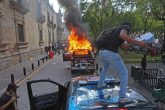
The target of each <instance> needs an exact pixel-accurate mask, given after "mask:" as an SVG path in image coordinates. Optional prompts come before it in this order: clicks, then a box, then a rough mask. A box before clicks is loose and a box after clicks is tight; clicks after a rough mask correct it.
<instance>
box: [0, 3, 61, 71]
mask: <svg viewBox="0 0 165 110" xmlns="http://www.w3.org/2000/svg"><path fill="white" fill-rule="evenodd" d="M56 15H57V13H56V12H55V11H54V10H53V7H52V6H51V5H50V4H49V0H0V63H1V64H3V65H1V66H0V70H3V69H6V68H7V67H10V66H12V65H15V64H17V63H20V62H22V61H25V60H28V59H29V58H31V57H35V56H37V55H39V54H41V53H43V52H44V47H45V46H48V45H51V44H52V43H53V42H57V41H58V39H57V16H56Z"/></svg>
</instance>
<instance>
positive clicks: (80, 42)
mask: <svg viewBox="0 0 165 110" xmlns="http://www.w3.org/2000/svg"><path fill="white" fill-rule="evenodd" d="M68 41H69V49H68V51H69V52H70V53H73V52H75V53H76V54H78V55H84V54H88V52H89V51H91V50H92V45H91V43H90V42H89V40H88V39H87V37H86V34H85V33H83V34H81V36H79V35H78V33H77V29H76V28H72V30H71V34H70V35H69V37H68Z"/></svg>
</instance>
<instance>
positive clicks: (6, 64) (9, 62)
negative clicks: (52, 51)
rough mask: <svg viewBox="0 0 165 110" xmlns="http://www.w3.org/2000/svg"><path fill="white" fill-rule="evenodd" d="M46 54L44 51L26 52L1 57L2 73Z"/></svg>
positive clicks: (0, 68) (0, 69)
mask: <svg viewBox="0 0 165 110" xmlns="http://www.w3.org/2000/svg"><path fill="white" fill-rule="evenodd" d="M41 53H44V49H43V48H42V49H36V50H29V51H24V52H15V53H13V54H9V53H8V54H5V55H0V64H1V65H0V71H2V70H5V69H7V68H10V67H12V66H14V65H16V64H18V63H21V62H23V61H26V60H29V58H33V57H37V56H38V55H40V54H41Z"/></svg>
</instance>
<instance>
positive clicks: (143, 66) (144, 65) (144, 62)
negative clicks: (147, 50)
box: [141, 54, 147, 70]
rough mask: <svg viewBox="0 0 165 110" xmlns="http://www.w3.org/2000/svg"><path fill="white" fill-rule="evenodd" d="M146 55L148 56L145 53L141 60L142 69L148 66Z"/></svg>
mask: <svg viewBox="0 0 165 110" xmlns="http://www.w3.org/2000/svg"><path fill="white" fill-rule="evenodd" d="M146 57H147V55H146V54H144V56H143V57H142V61H141V67H142V70H145V69H146V66H147V61H146Z"/></svg>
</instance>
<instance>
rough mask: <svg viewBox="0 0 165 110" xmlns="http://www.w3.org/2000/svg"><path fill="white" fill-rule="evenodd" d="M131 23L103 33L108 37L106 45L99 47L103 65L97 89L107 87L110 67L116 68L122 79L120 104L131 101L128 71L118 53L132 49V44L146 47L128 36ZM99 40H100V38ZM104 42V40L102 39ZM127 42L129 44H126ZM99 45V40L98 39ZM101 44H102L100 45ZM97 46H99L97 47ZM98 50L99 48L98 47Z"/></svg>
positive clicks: (102, 34) (143, 43) (125, 23)
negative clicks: (128, 90)
mask: <svg viewBox="0 0 165 110" xmlns="http://www.w3.org/2000/svg"><path fill="white" fill-rule="evenodd" d="M130 27H131V25H130V23H129V22H123V23H122V24H121V26H119V27H117V28H114V29H112V30H111V31H107V30H106V31H105V32H102V33H101V35H100V36H103V37H105V36H108V37H107V38H106V40H105V39H104V43H103V44H104V45H102V46H98V49H99V58H100V60H101V62H102V64H103V68H102V71H101V73H100V79H99V81H98V84H97V88H102V87H104V86H105V83H104V80H105V76H106V74H107V73H108V70H109V67H110V66H111V67H114V68H115V69H116V70H117V73H118V74H119V78H120V90H119V100H118V102H119V103H122V104H124V103H127V102H129V101H130V100H129V99H128V98H127V97H126V91H127V85H128V70H127V68H126V66H125V64H124V62H123V60H122V58H121V56H120V55H119V53H118V48H119V47H121V48H125V49H126V48H130V47H132V44H135V45H138V46H140V47H146V46H147V45H146V44H145V42H144V41H137V40H135V39H133V38H131V37H129V36H128V34H129V32H130ZM98 39H99V38H98ZM102 41H103V39H102ZM125 41H127V43H126V42H125ZM96 44H97V39H96ZM98 44H101V43H98ZM96 46H97V45H96ZM96 48H97V47H96Z"/></svg>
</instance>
